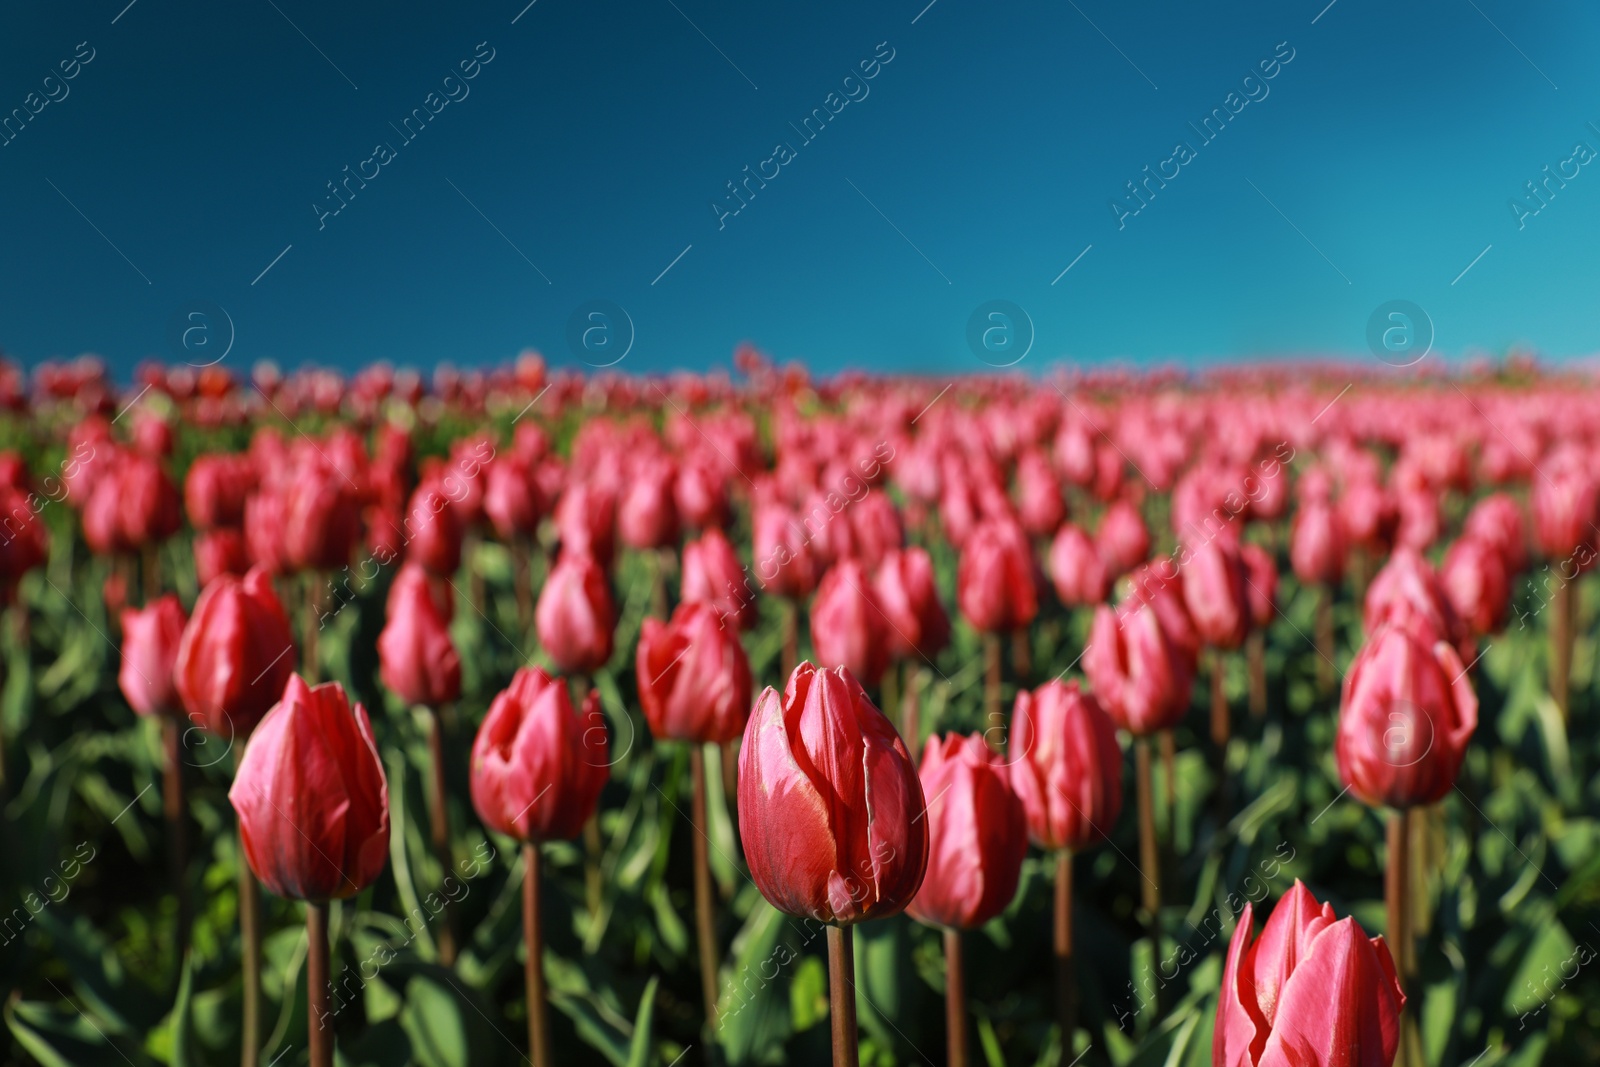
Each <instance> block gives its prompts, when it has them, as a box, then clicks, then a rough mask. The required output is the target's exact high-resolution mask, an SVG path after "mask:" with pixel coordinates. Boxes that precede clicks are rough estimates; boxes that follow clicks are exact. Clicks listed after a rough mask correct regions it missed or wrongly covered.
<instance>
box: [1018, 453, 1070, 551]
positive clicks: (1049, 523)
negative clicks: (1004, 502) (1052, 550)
mask: <svg viewBox="0 0 1600 1067" xmlns="http://www.w3.org/2000/svg"><path fill="white" fill-rule="evenodd" d="M1017 498H1018V504H1017V518H1018V519H1019V520H1020V521H1021V523H1022V528H1023V529H1024V530H1026V531H1028V533H1030V534H1032V535H1033V536H1035V537H1049V536H1051V535H1052V534H1054V533H1055V532H1056V529H1057V528H1058V527H1059V526H1060V525H1061V524H1062V522H1064V521H1065V520H1066V517H1067V504H1066V501H1065V500H1064V499H1063V498H1062V496H1061V483H1060V482H1059V481H1058V480H1057V479H1056V472H1055V470H1054V469H1052V468H1051V466H1050V461H1049V460H1047V459H1046V458H1045V457H1044V453H1042V452H1038V451H1028V452H1024V453H1023V454H1022V458H1021V459H1020V460H1019V461H1018V462H1017Z"/></svg>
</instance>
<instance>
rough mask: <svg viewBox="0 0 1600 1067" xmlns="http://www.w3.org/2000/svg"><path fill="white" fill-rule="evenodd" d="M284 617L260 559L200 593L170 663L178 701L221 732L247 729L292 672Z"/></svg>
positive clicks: (222, 734)
mask: <svg viewBox="0 0 1600 1067" xmlns="http://www.w3.org/2000/svg"><path fill="white" fill-rule="evenodd" d="M294 665H295V648H294V637H293V635H291V634H290V632H289V618H288V616H286V615H285V614H284V613H283V605H282V604H280V603H279V602H278V596H277V594H276V593H274V592H273V591H272V579H270V578H269V577H267V573H266V572H265V571H263V570H262V569H261V568H260V567H253V568H251V570H250V573H249V574H246V575H245V576H244V578H242V579H240V578H235V577H233V576H232V575H223V576H222V577H220V578H217V579H216V580H215V581H213V582H212V583H211V584H210V585H208V586H206V588H205V590H204V591H203V592H202V593H201V594H200V599H199V600H197V601H196V602H195V605H194V614H193V615H191V616H190V617H189V625H188V626H186V627H184V630H183V640H182V641H181V642H180V643H179V645H178V660H177V663H176V664H175V665H174V667H173V674H174V676H175V677H174V683H175V684H176V686H177V689H178V695H179V696H180V697H182V698H183V708H184V710H185V711H186V712H188V713H189V718H190V719H191V720H193V721H194V723H195V724H196V725H197V726H201V727H204V728H205V729H206V730H208V731H209V732H210V733H212V734H214V735H216V736H218V737H227V738H233V737H239V738H241V739H243V738H246V737H249V736H250V733H251V731H252V730H254V729H255V728H256V723H258V722H260V721H261V717H262V716H263V715H265V714H266V713H267V711H268V709H270V708H271V707H272V705H273V704H274V703H276V702H277V700H278V698H279V697H280V696H281V695H283V687H284V684H285V683H286V682H287V681H288V680H289V678H290V676H291V675H293V674H294Z"/></svg>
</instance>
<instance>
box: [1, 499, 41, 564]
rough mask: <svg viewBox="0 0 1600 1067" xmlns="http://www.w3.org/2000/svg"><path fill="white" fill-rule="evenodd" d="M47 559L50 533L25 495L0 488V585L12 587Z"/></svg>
mask: <svg viewBox="0 0 1600 1067" xmlns="http://www.w3.org/2000/svg"><path fill="white" fill-rule="evenodd" d="M49 556H50V532H49V531H48V530H46V529H45V525H44V522H43V521H42V520H41V519H40V518H39V513H38V512H37V511H35V510H34V507H33V503H32V501H31V500H30V499H29V495H28V494H27V493H26V492H23V491H22V490H20V489H14V488H12V487H11V486H9V485H7V486H0V585H15V584H16V583H17V582H18V581H20V580H21V578H22V576H23V575H24V574H26V573H27V572H28V571H30V570H32V569H33V568H35V567H38V566H41V565H43V563H44V562H45V560H46V559H48V558H49Z"/></svg>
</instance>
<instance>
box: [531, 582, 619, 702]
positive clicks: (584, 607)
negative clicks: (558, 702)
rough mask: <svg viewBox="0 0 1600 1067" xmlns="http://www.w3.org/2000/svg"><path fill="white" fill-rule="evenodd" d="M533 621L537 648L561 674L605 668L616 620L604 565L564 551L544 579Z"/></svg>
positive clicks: (580, 672)
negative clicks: (540, 649)
mask: <svg viewBox="0 0 1600 1067" xmlns="http://www.w3.org/2000/svg"><path fill="white" fill-rule="evenodd" d="M534 621H535V625H536V627H537V629H538V633H539V643H540V644H541V645H543V646H544V648H545V651H546V652H548V653H549V654H550V658H551V659H552V660H554V661H555V663H556V666H558V667H559V668H560V669H561V670H563V671H569V672H572V673H575V674H588V673H590V672H592V671H595V670H598V669H599V668H600V667H602V666H604V665H605V662H606V660H608V659H610V658H611V647H612V646H611V631H612V627H613V626H615V624H616V620H615V613H614V611H613V609H612V606H611V590H610V589H608V588H607V587H606V576H605V572H604V571H602V570H601V569H600V565H599V564H598V563H596V562H595V561H594V560H593V559H592V558H591V557H589V556H587V555H585V554H583V553H581V552H568V551H563V552H562V553H561V556H560V558H558V559H557V560H556V565H555V566H554V567H552V568H551V570H550V573H549V575H547V576H546V578H545V581H544V589H542V590H541V591H540V593H539V604H538V606H537V607H536V608H535V609H534Z"/></svg>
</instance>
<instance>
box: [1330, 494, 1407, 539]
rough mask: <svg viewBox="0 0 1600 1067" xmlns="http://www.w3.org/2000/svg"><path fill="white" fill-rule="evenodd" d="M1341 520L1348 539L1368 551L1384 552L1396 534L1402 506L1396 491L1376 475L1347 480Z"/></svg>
mask: <svg viewBox="0 0 1600 1067" xmlns="http://www.w3.org/2000/svg"><path fill="white" fill-rule="evenodd" d="M1339 521H1340V524H1341V525H1342V526H1343V527H1344V534H1345V539H1346V541H1347V542H1349V543H1350V544H1355V545H1360V546H1361V547H1363V548H1365V549H1367V550H1368V551H1373V552H1377V551H1381V550H1383V549H1384V548H1385V546H1387V544H1388V542H1389V540H1390V538H1392V537H1393V536H1394V531H1395V527H1396V526H1397V525H1399V522H1400V508H1399V504H1398V503H1397V502H1396V501H1395V498H1394V494H1393V493H1391V492H1389V491H1388V490H1387V489H1385V488H1384V487H1383V486H1381V485H1379V484H1378V483H1377V481H1375V480H1374V479H1373V478H1368V477H1361V478H1358V479H1356V480H1354V481H1351V482H1348V483H1347V484H1346V485H1345V487H1344V492H1343V493H1341V494H1340V496H1339Z"/></svg>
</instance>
